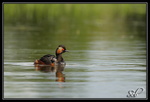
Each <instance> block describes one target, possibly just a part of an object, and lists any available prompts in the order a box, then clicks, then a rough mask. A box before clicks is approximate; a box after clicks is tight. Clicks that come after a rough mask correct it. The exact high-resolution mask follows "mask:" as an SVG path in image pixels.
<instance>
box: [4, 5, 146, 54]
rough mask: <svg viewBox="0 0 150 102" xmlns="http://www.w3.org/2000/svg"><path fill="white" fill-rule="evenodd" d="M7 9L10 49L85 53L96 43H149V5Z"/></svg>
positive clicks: (42, 6) (20, 6) (7, 31)
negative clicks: (63, 49) (61, 49)
mask: <svg viewBox="0 0 150 102" xmlns="http://www.w3.org/2000/svg"><path fill="white" fill-rule="evenodd" d="M3 7H4V45H5V46H4V48H8V49H9V48H10V49H13V48H16V49H49V48H51V49H55V48H56V46H58V45H59V44H64V45H66V46H67V47H68V48H69V49H71V50H73V49H74V50H75V49H77V50H79V49H81V50H82V49H83V50H85V49H92V48H90V45H89V42H93V41H103V40H105V41H112V43H114V41H118V40H125V41H133V40H139V41H145V42H146V4H8V3H4V6H3ZM131 43H132V42H131ZM86 44H87V45H86ZM116 47H117V46H116ZM43 53H45V52H43Z"/></svg>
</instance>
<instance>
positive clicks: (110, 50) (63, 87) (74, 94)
mask: <svg viewBox="0 0 150 102" xmlns="http://www.w3.org/2000/svg"><path fill="white" fill-rule="evenodd" d="M18 15H19V14H18ZM133 15H134V14H133ZM95 17H97V16H95ZM108 17H109V16H108ZM134 17H135V18H134ZM136 17H137V18H136ZM140 17H141V18H140ZM144 17H145V16H133V18H132V16H131V15H129V16H128V18H127V19H126V21H124V20H123V19H122V18H120V19H115V20H111V19H109V20H108V19H105V18H104V17H101V19H98V17H97V19H88V20H87V19H78V20H73V18H72V20H70V21H68V22H67V18H64V19H63V18H61V19H60V21H61V20H62V22H59V23H58V24H54V25H53V26H50V27H49V26H48V27H47V28H45V27H46V26H44V27H43V26H32V25H23V24H19V23H18V24H17V23H16V24H15V25H5V26H4V50H3V51H4V68H3V71H4V74H3V75H4V84H3V88H4V98H128V97H127V95H129V93H128V91H129V90H134V92H135V94H137V96H136V97H133V98H146V28H145V18H144ZM84 18H86V17H84ZM129 22H130V23H129ZM53 23H54V22H53ZM60 44H63V45H65V46H66V48H67V50H69V51H70V52H66V53H64V54H63V58H64V59H65V61H66V66H65V68H61V67H60V68H51V67H37V66H34V65H33V62H34V60H35V59H39V58H40V57H42V56H43V55H45V54H54V52H55V49H56V48H57V46H58V45H60ZM138 88H143V89H144V90H143V91H142V92H139V93H138V91H139V90H138V91H136V90H137V89H138ZM136 92H137V93H136ZM133 94H134V93H133Z"/></svg>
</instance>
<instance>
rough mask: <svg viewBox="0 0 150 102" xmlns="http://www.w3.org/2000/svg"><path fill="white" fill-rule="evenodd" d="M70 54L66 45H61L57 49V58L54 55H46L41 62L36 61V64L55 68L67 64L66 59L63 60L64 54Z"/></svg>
mask: <svg viewBox="0 0 150 102" xmlns="http://www.w3.org/2000/svg"><path fill="white" fill-rule="evenodd" d="M65 52H68V50H66V47H65V46H64V45H59V46H58V48H57V49H56V52H55V54H56V57H55V56H54V55H50V54H47V55H44V56H43V57H41V58H40V59H39V60H35V61H34V64H42V65H51V66H54V65H55V64H65V61H64V59H63V58H62V53H65Z"/></svg>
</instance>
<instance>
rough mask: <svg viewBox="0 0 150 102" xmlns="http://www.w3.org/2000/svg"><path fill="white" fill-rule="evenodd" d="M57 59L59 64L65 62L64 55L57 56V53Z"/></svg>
mask: <svg viewBox="0 0 150 102" xmlns="http://www.w3.org/2000/svg"><path fill="white" fill-rule="evenodd" d="M56 59H57V61H58V62H64V59H63V58H62V54H57V53H56Z"/></svg>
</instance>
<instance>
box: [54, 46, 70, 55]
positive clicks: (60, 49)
mask: <svg viewBox="0 0 150 102" xmlns="http://www.w3.org/2000/svg"><path fill="white" fill-rule="evenodd" d="M65 52H68V50H66V47H65V46H64V45H59V46H58V48H57V49H56V54H62V53H65Z"/></svg>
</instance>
